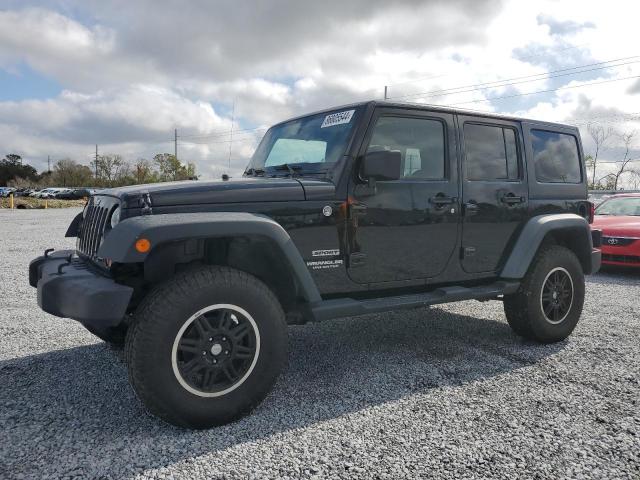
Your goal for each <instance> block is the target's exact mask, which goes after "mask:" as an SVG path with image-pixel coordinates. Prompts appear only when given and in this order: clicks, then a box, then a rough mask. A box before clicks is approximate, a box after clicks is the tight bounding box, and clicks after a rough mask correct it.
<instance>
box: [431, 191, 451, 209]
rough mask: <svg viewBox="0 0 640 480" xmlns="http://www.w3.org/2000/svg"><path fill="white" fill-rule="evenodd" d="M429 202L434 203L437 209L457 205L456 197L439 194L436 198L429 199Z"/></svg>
mask: <svg viewBox="0 0 640 480" xmlns="http://www.w3.org/2000/svg"><path fill="white" fill-rule="evenodd" d="M429 202H430V203H433V204H434V205H435V206H436V207H442V206H444V205H450V204H452V203H455V202H456V197H449V196H447V195H443V194H438V195H436V196H435V197H431V198H429Z"/></svg>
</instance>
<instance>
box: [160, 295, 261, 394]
mask: <svg viewBox="0 0 640 480" xmlns="http://www.w3.org/2000/svg"><path fill="white" fill-rule="evenodd" d="M259 353H260V334H259V331H258V327H257V325H256V323H255V321H254V320H253V318H252V317H251V315H249V313H247V312H246V311H245V310H243V309H242V308H240V307H238V306H237V305H228V304H218V305H211V306H209V307H205V308H203V309H202V310H200V311H198V312H196V313H195V314H194V315H192V316H191V317H190V318H189V319H188V320H187V321H186V322H185V323H184V325H183V326H182V328H181V329H180V331H179V332H178V334H177V335H176V338H175V341H174V345H173V352H172V367H173V371H174V374H175V375H176V378H177V380H178V382H179V383H180V384H181V385H182V386H183V387H184V388H185V389H186V390H188V391H189V392H191V393H193V394H194V395H199V396H202V397H216V396H221V395H225V394H227V393H229V392H230V391H232V390H234V389H235V388H237V387H238V386H240V385H241V384H242V382H243V381H244V380H245V379H246V378H247V377H248V376H249V375H250V374H251V371H252V370H253V367H254V366H255V363H256V361H257V359H258V355H259Z"/></svg>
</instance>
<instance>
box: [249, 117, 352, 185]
mask: <svg viewBox="0 0 640 480" xmlns="http://www.w3.org/2000/svg"><path fill="white" fill-rule="evenodd" d="M359 113H360V108H346V109H342V110H336V111H334V112H326V113H321V114H317V115H310V116H308V117H303V118H299V119H297V120H291V121H290V122H285V123H282V124H280V125H276V126H274V127H272V128H270V129H269V130H268V131H267V133H266V134H265V136H264V138H263V139H262V141H261V142H260V145H259V146H258V148H257V149H256V151H255V153H254V154H253V158H252V159H251V162H250V163H249V167H248V168H247V170H246V172H245V174H247V175H251V174H253V175H255V174H265V173H266V174H268V175H278V174H282V173H284V174H285V175H293V174H298V175H304V174H313V173H324V172H327V171H329V170H331V169H332V168H333V167H334V166H335V165H336V163H338V161H339V160H340V158H341V157H342V156H343V155H344V154H345V153H346V149H347V146H348V144H349V140H350V139H351V134H352V132H353V128H354V126H355V124H356V123H357V120H358V116H359Z"/></svg>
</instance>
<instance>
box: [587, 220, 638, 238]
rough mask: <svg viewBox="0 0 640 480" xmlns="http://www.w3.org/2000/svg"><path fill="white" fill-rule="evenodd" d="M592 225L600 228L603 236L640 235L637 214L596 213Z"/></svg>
mask: <svg viewBox="0 0 640 480" xmlns="http://www.w3.org/2000/svg"><path fill="white" fill-rule="evenodd" d="M592 227H593V228H598V229H600V230H602V235H604V236H619V237H640V217H638V216H626V215H596V216H595V217H594V218H593V224H592Z"/></svg>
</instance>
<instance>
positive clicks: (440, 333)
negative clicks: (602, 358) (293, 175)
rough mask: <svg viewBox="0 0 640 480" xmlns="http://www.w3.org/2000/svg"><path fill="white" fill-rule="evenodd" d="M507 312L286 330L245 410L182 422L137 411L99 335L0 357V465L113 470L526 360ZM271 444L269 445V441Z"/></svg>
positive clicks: (421, 313)
mask: <svg viewBox="0 0 640 480" xmlns="http://www.w3.org/2000/svg"><path fill="white" fill-rule="evenodd" d="M564 345H565V343H560V344H555V345H537V344H533V343H529V342H524V341H522V340H521V339H519V338H518V337H516V336H515V335H514V334H513V333H512V332H511V330H510V329H509V327H508V326H507V324H506V323H505V322H498V321H493V320H488V319H479V318H472V317H467V316H463V315H458V314H454V313H450V312H447V311H445V310H441V309H439V308H433V309H420V310H413V311H409V312H402V313H394V314H387V315H376V316H368V317H359V318H353V319H346V320H340V321H331V322H325V323H321V324H311V325H305V326H298V327H292V328H291V329H290V352H289V366H288V368H287V370H286V372H285V373H284V374H283V375H282V376H281V378H280V380H279V381H278V383H277V385H276V387H275V389H274V391H273V392H272V394H271V395H270V396H269V397H268V398H267V400H266V401H265V402H264V403H263V404H262V405H261V406H260V407H258V409H256V411H254V412H253V414H252V415H250V416H248V417H246V418H244V419H242V420H240V421H238V422H236V423H233V424H231V425H226V426H223V427H219V428H214V429H211V430H208V431H188V430H182V429H178V428H175V427H172V426H170V425H167V424H165V423H163V422H161V421H159V420H157V419H156V418H153V417H151V416H149V415H147V414H146V413H145V412H144V410H143V408H142V407H141V406H140V404H139V402H138V401H137V400H136V398H135V396H134V394H133V391H132V389H131V388H130V386H129V384H128V383H127V377H126V367H125V365H124V364H123V362H122V361H120V360H119V359H118V358H117V356H116V355H114V353H113V352H112V351H110V349H109V348H107V347H106V346H105V345H104V344H94V345H88V346H82V347H77V348H71V349H67V350H59V351H53V352H50V353H46V354H41V355H33V356H27V357H23V358H18V359H12V360H7V361H3V362H0V385H2V388H1V390H0V405H1V406H2V409H1V411H0V470H4V471H5V472H9V473H11V476H16V475H17V474H19V473H26V474H34V473H36V476H39V475H37V472H42V474H45V473H51V472H56V475H57V474H65V475H79V476H96V475H105V476H111V475H116V476H121V475H122V474H123V473H131V474H134V473H137V472H140V471H142V470H146V469H149V468H158V467H162V466H165V465H170V464H173V463H176V462H179V461H183V460H184V461H188V459H189V458H191V457H197V456H200V455H203V454H205V453H210V452H215V451H220V450H223V449H226V448H229V447H233V446H235V445H238V444H242V443H245V442H253V441H258V440H260V439H265V438H267V437H270V436H273V435H277V434H278V433H281V432H287V431H290V430H292V429H297V428H304V427H307V426H310V425H313V424H316V423H318V422H324V421H329V420H332V419H336V418H339V417H341V416H343V415H345V414H349V413H354V412H359V411H362V410H363V409H366V408H368V407H372V406H376V405H381V404H384V403H387V402H392V401H396V400H402V399H403V398H406V397H409V396H412V395H424V394H428V393H429V391H431V390H432V389H437V388H441V387H453V388H454V390H453V391H452V394H455V386H457V385H463V384H466V383H468V382H474V381H479V380H480V381H481V380H482V379H485V378H490V377H492V376H496V375H501V374H504V373H507V372H511V371H514V370H516V369H519V368H522V367H526V366H528V365H531V364H535V363H536V362H539V361H540V360H542V359H544V358H545V357H547V356H549V355H553V354H555V353H557V352H558V351H560V350H561V349H563V348H564ZM274 454H277V452H274Z"/></svg>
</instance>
